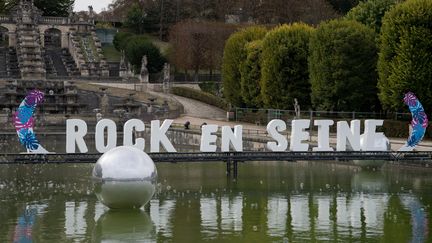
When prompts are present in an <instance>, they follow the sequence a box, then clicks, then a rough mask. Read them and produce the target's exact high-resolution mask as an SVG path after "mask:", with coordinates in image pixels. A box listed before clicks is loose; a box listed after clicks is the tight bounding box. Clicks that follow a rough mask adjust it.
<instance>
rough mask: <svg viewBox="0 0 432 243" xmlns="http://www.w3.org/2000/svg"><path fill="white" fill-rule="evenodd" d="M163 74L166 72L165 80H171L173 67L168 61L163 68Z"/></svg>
mask: <svg viewBox="0 0 432 243" xmlns="http://www.w3.org/2000/svg"><path fill="white" fill-rule="evenodd" d="M163 74H164V79H163V81H164V82H169V80H170V78H171V67H170V65H169V64H168V63H165V65H164V68H163Z"/></svg>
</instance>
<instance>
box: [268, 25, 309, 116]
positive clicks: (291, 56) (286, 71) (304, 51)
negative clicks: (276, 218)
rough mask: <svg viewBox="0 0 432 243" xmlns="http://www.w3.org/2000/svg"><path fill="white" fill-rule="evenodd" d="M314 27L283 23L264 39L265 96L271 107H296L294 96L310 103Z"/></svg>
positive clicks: (304, 105) (306, 104) (289, 108)
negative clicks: (310, 62) (311, 45)
mask: <svg viewBox="0 0 432 243" xmlns="http://www.w3.org/2000/svg"><path fill="white" fill-rule="evenodd" d="M312 32H313V28H312V27H310V26H308V25H306V24H298V23H296V24H292V25H282V26H280V27H277V28H275V29H273V30H272V31H270V32H269V33H268V34H267V35H266V37H265V38H264V40H263V44H262V45H263V46H262V56H261V58H262V59H261V60H262V63H261V68H262V78H261V95H262V99H263V101H264V105H265V107H267V108H271V109H287V110H293V108H294V107H293V103H294V99H295V98H296V99H297V100H298V101H299V104H300V105H301V107H302V108H304V109H306V108H307V107H309V106H310V97H309V93H310V84H309V71H308V56H309V39H310V36H311V34H312Z"/></svg>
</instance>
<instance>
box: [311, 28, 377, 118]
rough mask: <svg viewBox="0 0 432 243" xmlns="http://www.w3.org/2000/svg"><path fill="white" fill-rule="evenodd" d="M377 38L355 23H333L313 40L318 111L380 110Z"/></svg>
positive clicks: (314, 93)
mask: <svg viewBox="0 0 432 243" xmlns="http://www.w3.org/2000/svg"><path fill="white" fill-rule="evenodd" d="M375 36H376V35H375V33H374V31H373V30H372V29H370V28H368V27H366V26H365V25H363V24H360V23H358V22H356V21H351V20H332V21H329V22H326V23H323V24H321V25H320V26H319V27H318V29H317V30H316V31H315V33H314V35H313V36H312V38H311V42H310V48H311V49H310V51H311V55H310V58H309V70H310V82H311V85H312V86H311V89H312V92H311V98H312V104H313V106H314V108H315V109H319V110H328V111H373V110H379V109H380V107H379V102H378V97H377V88H376V85H377V72H376V63H377V47H376V44H375V39H376V37H375Z"/></svg>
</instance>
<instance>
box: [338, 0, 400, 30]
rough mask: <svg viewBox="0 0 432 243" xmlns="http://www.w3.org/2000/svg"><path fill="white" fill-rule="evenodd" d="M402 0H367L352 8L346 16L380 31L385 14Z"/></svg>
mask: <svg viewBox="0 0 432 243" xmlns="http://www.w3.org/2000/svg"><path fill="white" fill-rule="evenodd" d="M398 2H400V0H367V1H364V2H360V3H359V4H358V5H357V6H356V7H354V8H353V9H351V10H350V11H349V12H348V14H347V15H346V18H347V19H349V20H355V21H358V22H360V23H362V24H364V25H367V26H369V27H370V28H372V29H374V30H375V32H376V33H379V32H380V29H381V25H382V18H383V17H384V14H385V13H386V12H387V11H388V10H389V9H390V8H391V7H393V6H394V5H396V4H397V3H398Z"/></svg>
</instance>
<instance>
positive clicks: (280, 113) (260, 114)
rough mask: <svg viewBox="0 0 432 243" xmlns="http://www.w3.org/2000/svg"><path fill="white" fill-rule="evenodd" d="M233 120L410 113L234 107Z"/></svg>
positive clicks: (400, 115) (402, 117) (387, 116)
mask: <svg viewBox="0 0 432 243" xmlns="http://www.w3.org/2000/svg"><path fill="white" fill-rule="evenodd" d="M234 115H235V120H236V121H237V122H249V123H255V124H257V125H263V124H267V123H268V122H269V121H271V120H273V119H281V120H285V121H290V120H293V119H309V120H314V119H334V120H338V119H343V120H351V119H353V120H354V119H392V120H403V121H405V120H406V121H409V120H411V113H400V112H394V113H384V112H356V111H351V112H344V111H301V112H300V116H298V115H297V114H296V112H295V111H294V110H278V109H250V108H236V109H235V114H234Z"/></svg>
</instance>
